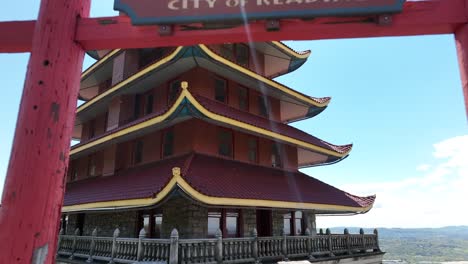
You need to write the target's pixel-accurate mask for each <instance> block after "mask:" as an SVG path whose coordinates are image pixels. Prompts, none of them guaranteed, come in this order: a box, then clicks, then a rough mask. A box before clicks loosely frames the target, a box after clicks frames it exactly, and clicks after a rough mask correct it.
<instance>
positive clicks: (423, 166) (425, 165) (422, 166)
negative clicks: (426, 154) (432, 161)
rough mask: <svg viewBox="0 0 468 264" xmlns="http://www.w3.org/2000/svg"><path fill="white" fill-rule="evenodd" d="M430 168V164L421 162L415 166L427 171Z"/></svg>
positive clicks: (417, 168)
mask: <svg viewBox="0 0 468 264" xmlns="http://www.w3.org/2000/svg"><path fill="white" fill-rule="evenodd" d="M430 168H431V165H429V164H421V165H419V166H417V167H416V170H417V171H428V170H429V169H430Z"/></svg>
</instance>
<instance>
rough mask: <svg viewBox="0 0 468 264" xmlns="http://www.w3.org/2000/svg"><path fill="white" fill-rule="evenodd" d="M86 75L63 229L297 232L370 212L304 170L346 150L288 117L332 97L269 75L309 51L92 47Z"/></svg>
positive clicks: (366, 202)
mask: <svg viewBox="0 0 468 264" xmlns="http://www.w3.org/2000/svg"><path fill="white" fill-rule="evenodd" d="M91 54H92V55H93V56H94V57H95V58H96V59H97V62H96V63H95V64H94V65H92V66H91V67H90V68H89V69H87V70H86V71H85V72H84V73H83V74H82V79H81V89H80V93H79V98H80V100H82V101H84V103H82V104H81V105H79V107H78V108H77V111H76V122H75V127H74V132H73V138H74V139H75V140H78V141H79V143H77V144H75V145H73V146H72V148H71V152H70V164H69V170H68V176H67V180H66V193H65V200H64V207H63V217H62V227H63V230H64V232H65V234H73V233H74V232H75V230H79V233H80V234H79V235H84V236H90V235H91V234H92V233H93V230H95V229H97V232H98V233H99V235H100V236H112V235H113V232H114V230H115V229H116V228H118V230H119V232H120V234H119V235H120V236H121V237H129V238H131V237H138V235H139V233H140V231H141V230H142V229H144V230H145V232H146V233H145V234H146V237H148V238H161V239H164V238H169V237H170V235H171V231H172V230H173V229H177V230H178V235H179V237H180V238H181V239H185V238H187V239H192V238H193V239H196V238H213V237H215V236H216V234H217V232H219V230H220V231H221V232H222V237H223V238H231V237H246V236H249V235H250V233H251V231H252V230H253V229H256V231H257V233H256V234H257V235H258V237H272V236H281V235H288V236H301V235H304V234H305V233H306V230H307V232H312V233H315V232H316V224H315V223H316V216H317V215H322V214H326V215H343V214H346V215H348V214H361V213H366V212H368V211H369V210H370V209H371V208H372V206H373V203H374V200H375V196H368V197H359V196H356V195H352V194H350V193H347V192H345V191H342V190H339V189H337V188H335V187H333V186H330V185H328V184H326V183H324V182H322V181H319V180H317V179H314V178H312V177H310V176H308V175H305V174H303V173H301V172H299V170H298V169H299V168H305V167H311V166H318V165H327V164H333V163H336V162H339V161H341V160H343V159H344V158H346V157H347V156H348V154H349V153H350V151H351V148H352V146H351V145H342V146H339V145H334V144H331V143H328V142H326V141H324V140H321V139H318V138H316V137H314V136H312V135H310V134H308V133H305V132H303V131H301V130H299V129H297V128H294V127H292V126H290V125H289V124H290V123H291V122H295V121H299V120H304V119H307V118H311V117H314V116H316V115H318V114H320V113H321V112H322V111H323V110H325V109H326V107H327V105H328V104H329V102H330V98H328V97H325V98H315V97H310V96H307V95H305V94H302V93H300V92H298V91H295V90H293V89H291V88H289V87H287V86H285V85H283V84H281V83H278V82H276V81H275V80H273V78H275V77H278V76H281V75H284V74H287V73H290V72H292V71H294V70H296V69H298V68H299V67H300V66H301V65H303V64H304V63H305V62H306V60H307V59H308V57H309V55H310V52H309V51H306V52H296V51H294V50H292V49H291V48H289V47H287V46H286V45H285V44H283V43H281V42H261V43H260V42H259V43H253V44H250V45H247V44H243V43H228V44H222V45H202V44H200V45H196V46H189V47H162V48H149V49H129V50H112V51H96V52H92V53H91Z"/></svg>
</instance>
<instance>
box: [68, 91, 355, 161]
mask: <svg viewBox="0 0 468 264" xmlns="http://www.w3.org/2000/svg"><path fill="white" fill-rule="evenodd" d="M187 88H188V84H187V83H183V85H182V91H181V93H180V95H179V97H178V98H177V99H176V101H175V102H174V104H173V105H172V106H171V107H170V108H168V109H166V110H164V111H162V112H160V113H156V114H153V115H151V116H150V117H145V118H142V119H140V120H137V121H135V122H134V123H129V124H127V125H125V126H123V127H119V128H117V129H114V130H111V131H109V132H107V133H105V134H103V135H100V136H98V137H96V138H94V139H91V140H90V141H87V142H83V143H80V144H77V145H75V146H73V147H72V148H71V151H70V156H71V158H72V159H73V158H74V156H76V155H79V153H80V152H83V151H87V152H89V151H90V150H89V149H91V148H93V149H95V148H97V147H98V146H101V145H103V144H105V143H106V142H115V141H116V140H117V139H118V138H121V137H124V136H128V135H131V134H135V133H137V132H138V131H139V130H142V129H149V128H150V127H152V126H155V125H157V124H159V123H161V122H163V121H166V120H168V119H169V118H172V117H173V116H174V114H175V113H176V111H177V110H178V109H180V107H182V104H183V103H189V104H190V105H192V106H193V107H194V108H195V109H196V111H198V112H199V113H200V114H202V115H203V116H204V117H206V118H209V119H211V120H214V121H216V122H219V123H222V124H224V125H228V126H234V127H237V128H238V129H241V130H247V131H250V132H251V133H255V134H260V135H263V136H265V137H267V138H273V139H275V140H279V141H281V142H285V143H288V144H292V145H296V146H298V147H301V148H304V149H306V150H309V151H312V152H317V153H320V154H323V155H327V156H329V157H335V158H338V159H339V158H341V157H344V156H347V155H348V154H349V152H350V151H351V146H349V147H348V146H336V145H333V144H330V143H328V142H325V141H322V140H319V142H320V144H322V145H323V146H319V145H315V144H314V143H311V142H306V141H303V140H301V139H298V138H294V137H291V136H288V135H285V134H280V133H278V132H273V131H271V130H268V129H265V128H261V127H256V126H255V125H252V124H249V123H245V122H243V121H242V120H237V119H232V118H230V117H228V116H223V115H220V114H219V113H215V112H212V111H210V110H209V109H207V108H206V106H204V105H203V104H201V103H200V102H199V101H198V100H197V99H196V98H195V97H194V96H193V95H192V94H191V93H190V92H189V91H188V89H187ZM278 125H281V124H278ZM320 163H321V162H320Z"/></svg>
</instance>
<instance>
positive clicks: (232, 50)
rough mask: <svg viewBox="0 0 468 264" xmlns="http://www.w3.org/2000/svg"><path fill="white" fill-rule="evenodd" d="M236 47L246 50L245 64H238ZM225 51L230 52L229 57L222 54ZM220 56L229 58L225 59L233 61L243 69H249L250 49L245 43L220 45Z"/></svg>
mask: <svg viewBox="0 0 468 264" xmlns="http://www.w3.org/2000/svg"><path fill="white" fill-rule="evenodd" d="M228 45H230V48H229V47H228ZM238 46H244V47H246V49H247V64H242V63H240V62H239V57H238V54H237V47H238ZM225 51H230V53H231V54H230V55H229V56H226V54H225V53H224V52H225ZM221 55H223V56H224V57H229V58H227V59H229V60H232V61H234V62H235V63H237V64H239V65H241V66H243V67H245V68H249V66H250V55H251V54H250V47H249V46H248V45H246V44H245V43H226V44H222V45H221Z"/></svg>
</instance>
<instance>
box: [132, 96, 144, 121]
mask: <svg viewBox="0 0 468 264" xmlns="http://www.w3.org/2000/svg"><path fill="white" fill-rule="evenodd" d="M141 99H142V96H141V95H140V94H137V95H135V103H134V104H133V119H138V118H139V117H140V113H141Z"/></svg>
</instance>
